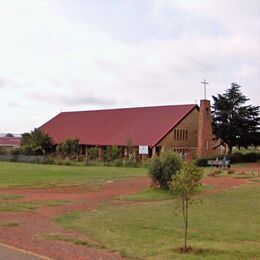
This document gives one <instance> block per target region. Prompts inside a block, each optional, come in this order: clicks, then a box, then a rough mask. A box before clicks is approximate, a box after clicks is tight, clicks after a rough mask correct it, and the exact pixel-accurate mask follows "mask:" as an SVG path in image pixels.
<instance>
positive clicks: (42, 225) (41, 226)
mask: <svg viewBox="0 0 260 260" xmlns="http://www.w3.org/2000/svg"><path fill="white" fill-rule="evenodd" d="M149 182H150V181H149V179H148V178H146V177H144V178H137V179H133V180H123V181H115V182H112V183H109V184H107V185H105V186H104V188H103V189H102V190H100V191H96V192H84V190H82V189H81V188H76V187H72V188H65V189H64V188H61V189H0V193H2V194H3V193H5V194H21V195H24V196H25V197H24V198H22V199H19V200H17V201H32V200H56V199H59V200H60V199H62V200H69V201H70V202H71V203H69V204H66V205H63V206H58V207H41V208H39V209H37V210H33V211H29V212H18V213H17V212H1V213H0V219H1V221H8V222H15V223H18V226H17V227H3V226H2V227H1V226H0V242H2V243H5V244H9V245H12V246H15V247H18V248H22V249H25V250H28V251H31V252H34V253H38V254H41V255H45V256H48V257H50V258H53V259H79V260H80V259H108V260H109V259H121V257H120V256H119V254H118V253H113V252H108V251H107V250H104V249H98V248H94V247H93V248H90V247H86V246H80V245H75V244H73V243H71V242H64V241H57V240H47V239H44V237H43V236H44V235H50V234H55V235H60V236H66V237H71V238H73V239H79V240H88V239H89V238H87V237H85V236H84V235H82V234H79V233H77V232H69V231H65V230H63V229H62V228H61V227H59V226H57V225H56V224H55V223H54V222H53V221H52V218H53V217H55V216H57V215H60V214H64V213H66V212H71V211H76V210H78V211H84V210H91V209H94V208H95V207H97V205H98V204H99V203H105V202H110V201H112V200H113V199H114V198H115V197H116V196H119V195H124V194H132V193H136V192H138V191H140V190H143V189H144V188H145V187H149Z"/></svg>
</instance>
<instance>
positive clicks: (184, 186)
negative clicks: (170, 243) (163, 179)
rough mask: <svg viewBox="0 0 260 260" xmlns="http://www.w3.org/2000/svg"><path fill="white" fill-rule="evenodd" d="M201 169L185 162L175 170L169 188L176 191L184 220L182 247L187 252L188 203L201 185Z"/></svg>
mask: <svg viewBox="0 0 260 260" xmlns="http://www.w3.org/2000/svg"><path fill="white" fill-rule="evenodd" d="M201 178H202V170H201V169H200V168H198V167H197V166H195V165H194V164H191V163H185V164H184V166H183V168H182V169H181V170H180V171H178V172H177V174H176V175H175V176H174V177H173V180H172V182H171V190H172V191H174V192H176V193H178V194H179V196H180V198H179V200H178V205H177V206H178V208H179V209H181V211H182V215H183V220H184V248H183V252H187V238H188V223H189V204H190V201H191V199H192V196H193V195H194V194H195V193H196V190H197V188H198V187H199V186H200V185H201V184H200V179H201Z"/></svg>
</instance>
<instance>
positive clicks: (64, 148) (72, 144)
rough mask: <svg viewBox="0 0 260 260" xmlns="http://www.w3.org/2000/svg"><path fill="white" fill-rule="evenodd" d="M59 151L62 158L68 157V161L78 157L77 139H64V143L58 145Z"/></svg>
mask: <svg viewBox="0 0 260 260" xmlns="http://www.w3.org/2000/svg"><path fill="white" fill-rule="evenodd" d="M59 150H60V152H61V155H62V156H63V157H68V158H69V159H70V160H71V159H72V158H73V157H77V158H78V156H79V139H78V138H74V139H70V138H68V139H66V140H65V141H63V142H61V143H60V144H59Z"/></svg>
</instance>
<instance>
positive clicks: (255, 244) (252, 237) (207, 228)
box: [56, 187, 260, 259]
mask: <svg viewBox="0 0 260 260" xmlns="http://www.w3.org/2000/svg"><path fill="white" fill-rule="evenodd" d="M259 196H260V187H239V188H236V189H232V190H227V191H224V192H222V193H217V194H209V195H207V196H205V197H203V204H193V205H192V206H191V209H190V227H189V236H188V238H189V241H188V243H189V245H190V246H191V247H192V248H193V251H192V252H191V253H190V254H186V255H182V254H180V253H178V252H177V251H176V250H177V249H178V248H179V247H181V246H183V221H182V217H181V214H179V213H178V212H177V211H176V210H175V205H176V203H175V200H164V201H153V202H147V203H145V204H137V205H136V204H135V205H128V206H122V207H111V206H105V207H104V206H103V207H101V208H99V209H97V210H93V211H91V212H87V213H79V212H74V213H70V214H66V215H62V216H60V217H58V218H56V222H57V223H58V224H60V225H62V226H63V227H65V228H67V229H72V230H76V231H78V232H81V233H83V234H85V235H87V236H89V237H91V238H93V239H94V240H95V241H97V243H99V245H100V246H102V247H105V248H107V249H109V250H116V251H118V252H120V254H121V255H122V256H126V257H130V258H134V259H183V258H185V259H201V258H207V259H257V257H259V255H260V249H259V248H260V247H259V241H260V223H259V215H260V205H259Z"/></svg>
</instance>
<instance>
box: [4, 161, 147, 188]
mask: <svg viewBox="0 0 260 260" xmlns="http://www.w3.org/2000/svg"><path fill="white" fill-rule="evenodd" d="M146 175H147V169H144V168H120V167H96V166H88V167H83V166H79V167H73V166H59V165H41V164H28V163H12V162H0V187H3V188H7V187H31V188H45V187H63V186H73V185H84V186H99V185H102V184H104V183H106V182H107V181H111V180H121V179H127V178H134V177H141V176H146Z"/></svg>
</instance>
